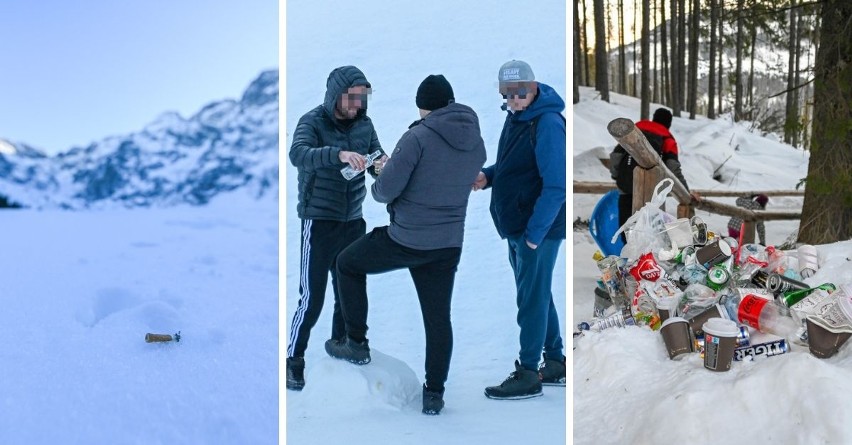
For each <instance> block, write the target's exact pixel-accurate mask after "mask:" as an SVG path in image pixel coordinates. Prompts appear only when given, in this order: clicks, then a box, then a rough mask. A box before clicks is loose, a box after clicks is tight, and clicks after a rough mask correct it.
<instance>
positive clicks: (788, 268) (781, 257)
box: [766, 246, 802, 280]
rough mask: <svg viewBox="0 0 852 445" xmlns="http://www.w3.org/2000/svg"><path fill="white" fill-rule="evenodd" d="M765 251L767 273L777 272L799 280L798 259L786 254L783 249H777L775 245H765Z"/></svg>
mask: <svg viewBox="0 0 852 445" xmlns="http://www.w3.org/2000/svg"><path fill="white" fill-rule="evenodd" d="M766 253H767V254H768V262H769V266H768V267H767V270H766V272H767V273H770V274H771V273H777V274H778V275H784V276H785V277H788V278H792V279H794V280H801V279H802V277H801V275H799V267H798V262H799V261H798V259H797V258H796V257H794V256H792V255H787V254H786V253H785V252H784V251H783V250H779V249H778V248H776V247H775V246H767V247H766Z"/></svg>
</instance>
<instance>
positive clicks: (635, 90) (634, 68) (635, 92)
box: [633, 0, 639, 97]
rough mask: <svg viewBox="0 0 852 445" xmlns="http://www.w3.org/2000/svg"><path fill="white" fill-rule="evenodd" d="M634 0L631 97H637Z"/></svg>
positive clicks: (634, 13)
mask: <svg viewBox="0 0 852 445" xmlns="http://www.w3.org/2000/svg"><path fill="white" fill-rule="evenodd" d="M636 6H637V5H636V0H633V97H639V93H638V92H637V91H638V90H637V87H636V41H637V40H639V39H638V36H637V35H636V27H637V26H636V24H637V22H636Z"/></svg>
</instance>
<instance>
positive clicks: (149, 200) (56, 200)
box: [0, 69, 278, 209]
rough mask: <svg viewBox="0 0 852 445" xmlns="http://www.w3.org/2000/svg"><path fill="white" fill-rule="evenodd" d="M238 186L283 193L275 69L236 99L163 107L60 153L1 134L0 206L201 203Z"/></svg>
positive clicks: (249, 190)
mask: <svg viewBox="0 0 852 445" xmlns="http://www.w3.org/2000/svg"><path fill="white" fill-rule="evenodd" d="M236 189H244V190H245V191H246V192H247V193H249V194H251V195H252V196H255V197H258V198H259V197H262V196H271V197H275V198H277V196H278V70H277V69H274V70H269V71H265V72H263V73H261V74H260V75H259V76H258V77H257V78H256V79H255V80H254V81H252V82H251V84H250V85H249V86H248V88H247V89H246V90H245V92H244V93H243V96H242V97H241V98H240V99H239V100H233V99H227V100H221V101H216V102H212V103H210V104H208V105H207V106H205V107H203V108H202V109H201V110H200V111H198V112H197V113H195V115H193V116H191V117H190V118H188V119H184V118H183V117H181V116H180V115H179V114H178V113H175V112H166V113H164V114H162V115H160V116H159V117H158V118H157V119H155V120H154V121H153V122H152V123H150V124H148V125H147V126H145V127H144V128H143V129H142V130H141V131H138V132H135V133H131V134H129V135H126V136H111V137H108V138H105V139H103V140H101V141H99V142H94V143H92V144H91V145H89V146H87V147H74V148H72V149H70V150H69V151H66V152H63V153H60V154H58V155H56V156H50V157H49V156H46V155H45V154H43V153H41V152H40V151H39V150H37V149H34V148H32V147H30V146H28V145H26V144H22V143H14V142H10V141H5V140H2V139H0V205H3V204H4V203H6V204H11V205H19V206H22V207H33V208H66V209H84V208H106V207H150V206H169V205H175V204H181V203H189V204H193V205H202V204H206V203H207V202H209V201H210V200H211V199H213V198H214V197H215V196H216V195H219V194H221V193H225V192H230V191H233V190H236Z"/></svg>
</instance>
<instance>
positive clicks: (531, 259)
mask: <svg viewBox="0 0 852 445" xmlns="http://www.w3.org/2000/svg"><path fill="white" fill-rule="evenodd" d="M498 81H499V85H500V94H502V95H503V98H504V99H505V100H506V104H505V105H504V109H506V108H508V110H507V111H508V115H507V116H506V121H505V123H504V124H503V132H502V133H501V134H500V142H499V145H498V148H497V160H496V162H495V163H494V165H492V166H490V167H487V168H485V169H483V170H482V172H481V173H480V174H479V175H478V176H477V178H476V182H475V183H474V185H473V189H474V190H481V189H484V188H489V187H490V188H491V190H492V192H491V217H492V218H493V219H494V225H495V226H496V227H497V232H498V233H499V234H500V237H501V238H503V239H506V240H507V241H508V244H509V263H510V264H511V265H512V270H513V271H514V274H515V285H516V287H517V304H518V318H517V320H518V325H519V326H520V328H521V335H520V344H521V349H520V354H519V355H520V357H519V359H518V360H517V361H516V362H515V372H513V373H511V374H510V375H509V378H507V379H506V380H505V381H504V382H503V383H502V384H500V385H498V386H490V387H488V388H485V395H486V396H487V397H489V398H492V399H525V398H529V397H536V396H540V395H542V392H541V386H542V384H545V385H558V386H564V385H565V355H564V354H563V349H562V334H561V330H560V328H559V316H558V313H557V312H556V306H555V305H554V304H553V294H552V293H551V282H552V281H553V268H554V266H555V264H556V256H557V254H558V253H559V246H560V245H561V244H562V240H564V239H565V118H564V117H563V116H562V110H564V109H565V102H564V101H563V100H562V98H561V97H559V95H558V94H557V93H556V91H555V90H554V89H553V88H551V87H550V86H548V85H546V84H544V83H541V82H536V81H535V76H534V74H533V71H532V68H530V66H529V65H528V64H526V63H525V62H522V61H520V60H512V61H509V62H507V63H505V64H503V66H502V67H500V71H499V73H498ZM542 352H544V362H543V363H542V364H541V366H540V367H539V362H540V361H541V359H542Z"/></svg>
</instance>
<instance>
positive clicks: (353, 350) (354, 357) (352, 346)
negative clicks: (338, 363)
mask: <svg viewBox="0 0 852 445" xmlns="http://www.w3.org/2000/svg"><path fill="white" fill-rule="evenodd" d="M325 352H327V353H328V355H330V356H332V357H334V358H339V359H341V360H346V361H347V362H350V363H354V364H356V365H366V364H367V363H370V346H369V345H368V340H366V339H365V340H364V342H363V343H358V342H356V341H355V340H352V339H351V338H349V337H346V339H345V340H343V339H341V340H335V339H331V340H328V341H327V342H325Z"/></svg>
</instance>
